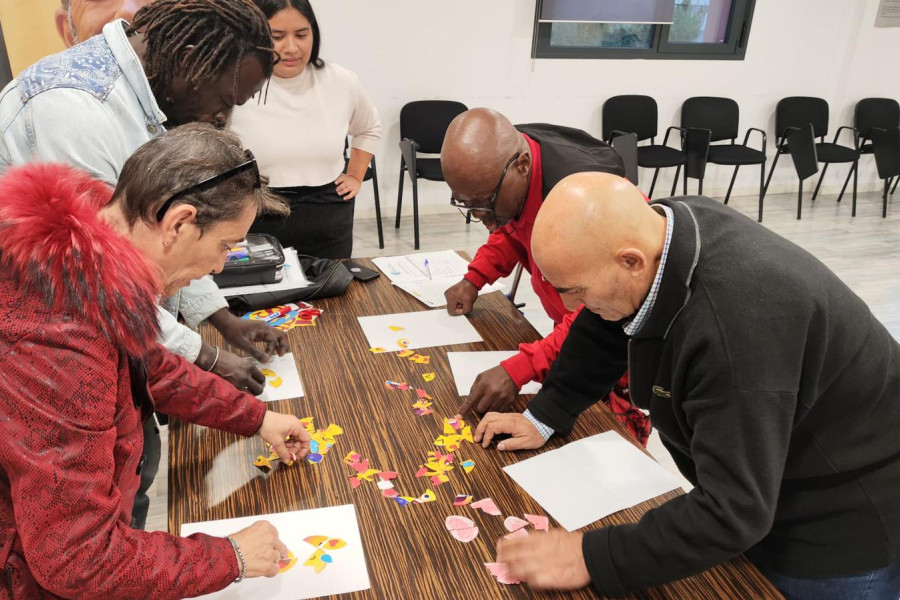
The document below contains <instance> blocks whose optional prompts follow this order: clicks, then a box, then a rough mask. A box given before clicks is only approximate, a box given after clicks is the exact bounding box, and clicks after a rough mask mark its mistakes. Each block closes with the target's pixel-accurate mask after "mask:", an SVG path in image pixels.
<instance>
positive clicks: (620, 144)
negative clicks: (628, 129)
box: [610, 133, 638, 185]
mask: <svg viewBox="0 0 900 600" xmlns="http://www.w3.org/2000/svg"><path fill="white" fill-rule="evenodd" d="M610 143H611V145H612V147H613V150H615V151H616V153H618V155H619V156H620V157H621V158H622V163H623V164H624V165H625V178H626V179H627V180H628V181H630V182H631V183H633V184H634V185H637V184H638V145H637V134H636V133H620V134H619V135H616V136H614V137H613V139H612V140H611V142H610Z"/></svg>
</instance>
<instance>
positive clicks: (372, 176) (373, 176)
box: [344, 138, 384, 250]
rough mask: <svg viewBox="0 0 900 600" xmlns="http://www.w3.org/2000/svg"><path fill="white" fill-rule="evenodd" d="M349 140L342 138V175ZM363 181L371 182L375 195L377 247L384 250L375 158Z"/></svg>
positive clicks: (348, 157)
mask: <svg viewBox="0 0 900 600" xmlns="http://www.w3.org/2000/svg"><path fill="white" fill-rule="evenodd" d="M349 150H350V140H349V139H347V138H344V173H346V172H347V167H348V166H349V165H350V152H349ZM363 181H371V182H372V191H373V192H374V193H375V218H376V219H377V220H378V221H377V222H378V247H379V248H381V249H382V250H384V231H383V230H382V228H381V198H380V197H379V195H378V169H377V168H376V167H375V157H374V156H373V157H372V160H371V162H369V166H368V167H367V168H366V174H365V176H364V177H363Z"/></svg>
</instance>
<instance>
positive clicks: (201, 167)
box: [110, 123, 290, 231]
mask: <svg viewBox="0 0 900 600" xmlns="http://www.w3.org/2000/svg"><path fill="white" fill-rule="evenodd" d="M245 160H246V158H245V154H244V149H243V147H242V146H241V141H240V139H238V137H237V136H236V135H234V134H232V133H229V132H227V131H223V130H220V129H216V128H215V127H213V126H212V125H207V124H206V123H190V124H187V125H182V126H181V127H176V128H175V129H171V130H169V131H167V132H166V133H164V134H162V135H160V136H158V137H156V138H153V139H152V140H150V141H149V142H147V143H146V144H144V145H143V146H141V147H140V148H138V149H137V150H136V151H135V153H134V154H132V155H131V157H130V158H129V159H128V160H127V161H126V162H125V166H124V167H123V168H122V174H121V175H120V176H119V182H118V185H117V186H116V190H115V192H114V193H113V197H112V200H110V203H111V204H114V203H118V204H119V206H120V207H121V209H122V212H123V214H124V215H125V218H126V219H127V220H128V224H129V226H134V224H135V223H136V222H137V221H138V220H142V221H144V222H146V223H156V213H157V211H158V210H159V209H160V207H161V206H162V204H163V203H164V202H165V201H166V200H167V199H168V198H169V197H171V196H172V195H174V194H176V193H178V192H180V191H181V190H184V189H186V188H189V187H191V186H192V185H195V184H197V183H199V182H201V181H203V180H205V179H209V178H210V177H214V176H216V175H218V174H220V173H224V172H226V171H228V170H229V169H232V168H234V167H236V166H237V165H239V164H241V163H242V162H244V161H245ZM260 182H261V183H262V185H261V186H260V187H256V183H257V180H256V176H255V174H254V172H253V171H252V170H250V169H248V170H245V171H242V172H239V173H236V174H235V175H234V176H232V177H229V178H228V179H226V180H224V181H222V182H221V183H219V184H218V185H216V186H215V187H213V188H210V189H206V190H200V191H195V192H191V193H189V194H186V195H184V196H183V197H181V198H179V199H178V200H176V201H175V204H174V205H175V206H177V205H179V204H189V205H191V206H193V207H195V208H196V209H197V216H196V219H195V224H196V225H197V227H198V228H199V229H200V230H201V231H203V230H205V229H206V228H207V227H209V226H211V225H214V224H216V223H219V222H223V221H229V220H232V219H236V218H238V217H239V216H240V215H241V214H242V213H243V212H244V210H246V208H247V206H248V205H251V204H253V205H255V208H256V214H257V215H260V214H264V213H269V214H276V215H281V216H286V215H288V214H289V213H290V209H289V208H288V205H287V203H286V202H285V201H284V200H283V199H282V198H281V197H280V196H277V195H276V194H274V193H272V192H270V191H269V189H268V188H267V187H266V185H265V184H266V179H265V178H264V177H260Z"/></svg>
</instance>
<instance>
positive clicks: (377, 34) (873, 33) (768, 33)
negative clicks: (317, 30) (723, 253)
mask: <svg viewBox="0 0 900 600" xmlns="http://www.w3.org/2000/svg"><path fill="white" fill-rule="evenodd" d="M313 2H314V6H315V8H316V11H317V17H318V20H319V23H320V27H321V28H322V38H323V48H322V56H323V58H325V59H326V60H333V61H335V62H336V63H339V64H341V65H343V66H345V67H348V68H350V69H352V70H354V71H356V72H357V73H358V74H359V76H360V77H361V78H362V80H363V82H364V83H365V85H366V87H367V90H368V92H369V94H370V95H371V97H372V100H373V101H374V103H375V105H376V106H377V107H378V110H379V112H380V115H381V119H382V123H383V126H384V138H383V143H382V148H381V151H380V152H379V153H378V154H377V158H378V161H379V176H380V178H381V181H380V184H381V185H380V189H381V192H382V196H381V197H382V210H383V211H384V213H385V214H386V215H388V214H391V213H392V211H393V210H394V208H395V203H396V198H397V178H398V174H399V160H400V159H399V150H398V149H397V143H398V142H399V114H400V108H401V107H402V106H403V104H405V103H406V102H409V101H412V100H423V99H453V100H459V101H461V102H464V103H465V104H467V105H468V106H470V107H475V106H488V107H491V108H495V109H497V110H499V111H501V112H503V113H504V114H506V115H507V116H508V117H509V118H510V119H511V120H512V121H513V122H514V123H516V122H534V121H544V122H550V123H558V124H562V125H570V126H573V127H579V128H582V129H585V130H586V131H588V132H590V133H592V134H594V135H597V136H598V137H599V135H600V131H601V117H600V108H601V106H602V104H603V101H604V100H605V99H606V98H608V97H610V96H614V95H617V94H648V95H651V96H653V97H655V98H656V100H657V102H658V103H659V110H660V131H664V130H665V127H667V126H668V125H670V124H678V121H679V113H680V107H681V103H682V101H683V100H684V99H685V98H688V97H690V96H698V95H710V96H728V97H731V98H734V99H735V100H737V102H738V104H739V105H740V108H741V131H742V133H743V130H745V129H746V128H747V127H761V128H763V129H766V131H767V132H768V136H769V154H770V156H771V155H773V153H774V152H773V149H774V146H775V135H776V134H775V131H774V129H775V104H776V102H777V101H778V100H779V99H780V98H782V97H784V96H793V95H804V96H820V97H823V98H825V99H827V100H828V101H829V104H830V106H831V124H830V132H829V133H830V135H833V133H834V131H836V129H837V127H838V126H839V125H852V122H853V106H854V104H855V102H856V101H857V100H858V99H860V98H864V97H872V96H886V97H893V98H898V99H900V78H898V77H897V74H898V71H897V62H898V60H897V57H898V56H900V29H876V28H875V27H874V26H873V24H874V21H875V13H876V11H877V7H878V0H757V4H756V12H755V15H754V19H753V25H752V29H751V34H750V42H749V46H748V49H747V55H746V59H745V60H743V61H673V60H537V61H532V60H531V58H530V52H531V37H532V28H533V20H534V3H533V1H532V0H456V1H454V2H438V1H436V0H318V1H316V0H313ZM843 140H844V143H850V138H849V136H848V137H847V138H843ZM658 141H661V140H658ZM829 141H830V140H829ZM757 147H758V146H757ZM860 167H861V168H860V189H861V190H873V189H880V187H879V186H880V184H879V182H877V181H876V175H875V168H874V161H873V160H872V158H871V157H866V158H864V159H863V160H862V162H861V163H860ZM731 171H732V170H731V169H730V168H728V167H722V166H717V165H710V166H709V167H708V168H707V176H706V180H705V182H704V192H706V193H707V194H709V195H712V196H717V195H718V196H724V193H725V189H726V188H727V186H728V182H729V180H730V177H731ZM846 173H847V167H846V166H843V165H834V166H832V167H830V168H829V170H828V173H827V176H826V179H825V183H824V184H823V186H824V190H825V191H826V192H835V193H836V192H837V190H838V189H839V187H840V185H841V184H842V183H843V179H844V177H845V176H846ZM673 175H674V169H671V170H664V171H663V172H662V173H661V174H660V179H659V182H658V183H657V186H662V187H661V188H660V187H658V189H659V190H665V189H666V186H667V185H668V186H671V178H672V176H673ZM651 177H652V171H644V170H642V172H641V184H642V187H643V188H644V190H645V191H646V190H647V189H648V188H649V185H650V178H651ZM758 177H759V171H758V169H757V168H753V167H744V168H742V169H741V173H740V174H739V176H738V181H737V183H736V193H738V194H755V193H756V191H757V189H758ZM692 183H693V182H692ZM808 185H812V184H808ZM419 186H420V201H421V202H420V206H421V207H422V211H423V212H424V213H429V212H432V213H433V212H441V211H446V210H451V209H450V207H449V205H448V202H447V201H448V198H449V191H448V189H447V187H446V185H445V184H443V183H434V182H428V181H424V180H420V182H419ZM692 189H693V188H692ZM364 190H365V191H364V193H363V194H362V196H361V200H360V202H359V204H358V207H357V212H358V214H359V215H360V216H371V215H374V208H373V205H372V203H371V186H370V185H369V184H366V185H365V186H364ZM795 190H796V176H795V174H794V171H793V166H792V164H791V161H790V160H789V159H787V157H785V160H782V161H779V166H778V168H777V170H776V172H775V176H774V178H773V180H772V185H771V187H770V191H772V192H787V191H791V192H793V191H795ZM408 210H411V190H410V187H409V181H408V179H407V182H406V189H405V192H404V213H405V214H406V213H407V211H408Z"/></svg>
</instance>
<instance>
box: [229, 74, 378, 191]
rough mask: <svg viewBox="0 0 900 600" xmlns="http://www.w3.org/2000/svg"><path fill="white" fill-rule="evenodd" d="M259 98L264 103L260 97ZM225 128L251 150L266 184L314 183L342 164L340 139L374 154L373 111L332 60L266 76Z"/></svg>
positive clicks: (375, 123) (333, 176)
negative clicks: (291, 73)
mask: <svg viewBox="0 0 900 600" xmlns="http://www.w3.org/2000/svg"><path fill="white" fill-rule="evenodd" d="M263 101H265V103H263ZM229 127H230V129H231V130H232V131H233V132H234V133H236V134H237V135H238V136H240V138H241V141H242V142H243V143H244V146H245V147H247V148H249V149H250V150H252V151H253V154H254V155H255V156H256V160H257V163H258V164H259V171H260V173H262V174H263V175H265V176H267V177H268V178H269V185H270V186H272V187H295V186H319V185H325V184H327V183H330V182H332V181H334V180H335V179H337V177H338V175H340V174H341V173H342V172H343V170H344V139H345V138H346V136H347V135H350V136H351V137H352V140H351V143H350V146H351V148H358V149H360V150H364V151H365V152H370V153H372V154H375V150H376V148H377V146H378V141H379V140H380V139H381V121H379V120H378V111H377V110H376V109H375V107H374V106H373V105H372V102H371V101H370V100H369V98H368V97H367V96H366V94H365V92H364V91H363V88H362V84H361V83H360V81H359V78H358V77H357V76H356V74H355V73H353V72H352V71H349V70H347V69H345V68H343V67H341V66H338V65H335V64H334V63H325V66H324V67H322V68H321V69H316V68H314V67H313V66H312V65H307V66H306V68H305V69H303V72H302V73H301V74H300V75H298V76H297V77H292V78H291V79H281V78H279V77H274V76H273V77H272V81H271V83H270V84H269V90H268V97H266V90H265V87H263V91H262V92H261V93H260V94H258V95H256V96H254V97H253V98H251V99H250V100H249V101H248V102H247V103H246V104H244V105H243V106H235V107H234V112H232V114H231V122H230V125H229Z"/></svg>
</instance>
